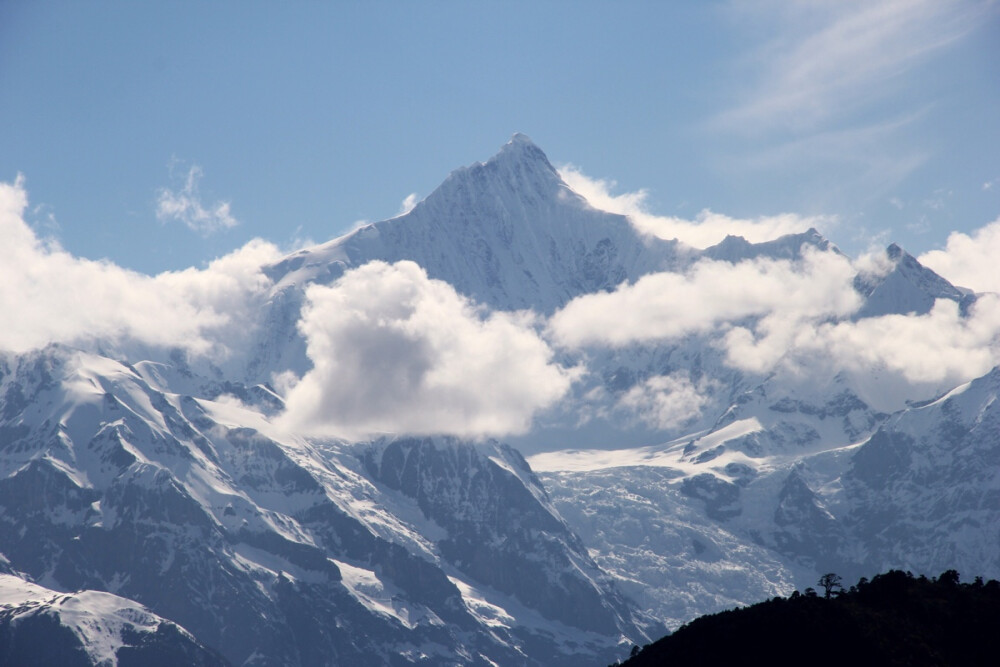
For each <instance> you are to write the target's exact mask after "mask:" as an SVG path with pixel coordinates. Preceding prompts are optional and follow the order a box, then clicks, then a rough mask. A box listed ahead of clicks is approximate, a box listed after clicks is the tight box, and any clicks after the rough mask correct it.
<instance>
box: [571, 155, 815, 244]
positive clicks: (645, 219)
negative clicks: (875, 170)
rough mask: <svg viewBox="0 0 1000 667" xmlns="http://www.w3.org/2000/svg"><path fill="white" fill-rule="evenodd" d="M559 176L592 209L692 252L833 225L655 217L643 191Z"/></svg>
mask: <svg viewBox="0 0 1000 667" xmlns="http://www.w3.org/2000/svg"><path fill="white" fill-rule="evenodd" d="M559 175H560V176H561V177H562V179H563V180H564V181H565V182H566V184H567V185H569V186H570V188H571V189H572V190H573V191H574V192H576V193H577V194H579V195H581V196H582V197H583V198H584V199H586V200H587V201H588V202H590V205H591V206H593V207H594V208H598V209H601V210H603V211H609V212H611V213H618V214H621V215H625V216H628V218H629V219H630V220H631V221H632V224H634V225H635V227H636V228H637V229H638V230H639V231H641V232H643V233H645V234H650V235H652V236H656V237H658V238H663V239H678V240H680V241H682V242H684V243H686V244H688V245H690V246H693V247H695V248H707V247H709V246H711V245H715V244H716V243H719V242H720V241H722V240H723V239H724V238H726V236H729V235H733V236H742V237H743V238H745V239H746V240H747V241H750V242H751V243H759V242H762V241H771V240H773V239H776V238H778V237H779V236H783V235H785V234H795V233H798V232H804V231H806V230H807V229H809V228H810V227H816V228H829V227H830V226H832V225H833V224H834V220H833V218H829V217H802V216H798V215H795V214H792V213H784V214H781V215H775V216H765V217H760V218H756V219H753V220H743V219H739V218H731V217H729V216H726V215H723V214H721V213H714V212H712V211H709V210H707V209H706V210H703V211H702V212H701V213H699V214H698V217H697V218H696V219H695V220H684V219H682V218H675V217H666V216H658V215H654V214H652V213H650V212H649V211H647V210H646V198H647V192H646V191H645V190H639V191H637V192H626V193H623V194H618V195H615V194H612V193H611V191H612V190H613V189H614V187H615V183H614V182H613V181H606V180H601V179H593V178H590V177H588V176H587V175H585V174H584V173H583V172H581V171H580V170H579V169H578V168H577V167H575V166H573V165H565V166H563V167H561V168H560V169H559Z"/></svg>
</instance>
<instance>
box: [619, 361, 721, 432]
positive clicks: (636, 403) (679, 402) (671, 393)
mask: <svg viewBox="0 0 1000 667" xmlns="http://www.w3.org/2000/svg"><path fill="white" fill-rule="evenodd" d="M709 389H710V383H709V382H707V381H702V382H700V383H699V384H698V385H695V383H693V382H692V381H691V378H690V376H689V375H688V374H687V373H683V372H678V373H673V374H671V375H657V376H655V377H651V378H649V379H647V380H646V381H645V382H643V383H641V384H637V385H635V386H634V387H632V388H631V389H629V390H628V391H627V392H625V394H623V395H622V397H621V398H620V399H618V403H617V405H616V407H617V408H618V409H619V410H622V411H624V412H626V413H630V414H632V415H633V416H634V417H635V418H636V419H637V420H638V421H640V422H642V423H644V424H646V425H648V426H650V427H652V428H657V429H661V430H670V429H674V428H677V427H680V426H683V425H685V424H688V423H690V422H692V421H694V420H695V419H697V418H698V417H700V416H701V411H702V409H703V408H704V407H705V406H706V405H707V404H708V401H709V397H708V396H707V395H706V392H707V391H708V390H709Z"/></svg>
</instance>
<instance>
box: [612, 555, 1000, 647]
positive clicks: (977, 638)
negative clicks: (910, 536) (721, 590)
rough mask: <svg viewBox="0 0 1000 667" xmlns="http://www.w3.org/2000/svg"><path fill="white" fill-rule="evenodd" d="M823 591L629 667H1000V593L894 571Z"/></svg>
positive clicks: (752, 610)
mask: <svg viewBox="0 0 1000 667" xmlns="http://www.w3.org/2000/svg"><path fill="white" fill-rule="evenodd" d="M818 586H819V587H820V588H821V589H822V591H821V592H819V593H817V592H816V590H815V589H812V588H807V589H806V590H805V592H804V593H799V592H798V591H795V592H794V593H792V594H791V595H790V596H789V597H787V598H783V597H776V598H773V599H771V600H767V601H765V602H760V603H758V604H755V605H752V606H749V607H743V608H740V609H732V610H729V611H723V612H720V613H718V614H712V615H709V616H702V617H700V618H697V619H695V620H693V621H691V622H690V623H688V624H686V625H684V626H682V627H681V628H679V629H678V630H677V631H676V632H674V633H673V634H671V635H668V636H666V637H663V638H662V639H660V640H658V641H656V642H654V643H653V644H647V645H646V646H645V647H643V648H642V649H639V647H634V648H633V649H632V656H631V657H630V658H629V659H628V660H625V661H624V662H622V663H620V664H621V665H622V667H625V666H627V667H652V666H656V667H660V666H674V665H699V666H711V665H738V664H758V665H849V666H850V667H858V666H861V665H881V666H890V665H899V666H901V667H902V666H904V665H905V666H907V667H914V666H917V667H922V666H930V665H935V666H936V665H940V666H942V667H944V666H949V667H950V666H956V665H996V664H1000V662H998V661H1000V583H998V582H997V581H995V580H990V581H987V582H984V581H983V580H982V578H981V577H976V578H975V580H974V581H973V582H972V583H961V581H960V577H959V574H958V572H956V571H955V570H948V571H946V572H944V573H942V574H941V575H940V576H938V577H936V578H928V577H925V576H919V577H917V576H914V575H913V574H911V573H909V572H902V571H900V570H891V571H889V572H886V573H885V574H879V575H876V576H875V577H873V578H872V579H871V580H870V581H869V580H868V579H866V578H864V577H862V578H861V580H860V581H858V583H857V584H856V585H854V586H851V587H850V588H846V589H845V588H844V587H843V586H842V584H841V579H840V577H839V576H837V575H836V574H833V573H830V574H827V575H824V576H823V577H821V578H820V580H819V582H818Z"/></svg>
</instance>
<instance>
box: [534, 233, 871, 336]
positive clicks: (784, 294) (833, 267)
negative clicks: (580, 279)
mask: <svg viewBox="0 0 1000 667" xmlns="http://www.w3.org/2000/svg"><path fill="white" fill-rule="evenodd" d="M853 277H854V268H853V267H852V265H851V262H850V261H849V260H848V259H846V258H845V257H843V256H842V255H838V254H836V253H832V252H818V251H812V250H809V249H806V251H805V253H804V256H803V259H802V260H801V261H795V262H792V261H787V260H773V259H754V260H748V261H743V262H740V263H737V264H731V263H729V262H722V261H713V260H701V261H699V262H697V263H696V264H695V265H694V266H693V267H692V268H691V269H689V270H688V271H686V272H684V273H672V272H662V273H653V274H649V275H647V276H643V277H642V278H640V279H639V280H637V281H636V282H635V283H632V284H622V285H620V286H619V287H618V289H616V290H615V291H614V292H597V293H594V294H587V295H584V296H581V297H577V298H576V299H573V300H572V301H570V302H569V303H568V304H566V306H564V307H563V308H562V309H561V310H559V311H558V312H556V313H555V314H554V315H553V316H552V318H551V320H550V322H549V331H550V333H551V335H552V337H553V339H554V340H555V341H557V342H558V343H559V344H560V345H563V346H565V347H570V348H577V347H581V346H585V345H593V344H604V345H611V346H624V345H629V344H632V343H636V342H639V343H646V342H651V341H655V340H662V339H678V338H682V337H684V336H687V335H689V334H699V333H709V332H711V331H713V330H716V329H718V328H720V327H724V328H727V327H729V326H731V324H730V323H731V322H733V321H739V320H742V319H744V318H748V317H763V318H764V322H763V323H762V324H761V325H760V326H762V327H765V328H767V329H775V330H778V329H780V328H782V327H788V326H793V325H794V324H796V323H798V322H813V321H816V320H817V319H820V318H825V317H836V316H844V315H848V314H850V313H852V312H853V311H854V310H856V309H857V308H858V307H859V306H860V305H861V301H860V297H859V296H858V294H857V292H856V291H855V290H854V289H853V287H852V285H851V280H852V279H853Z"/></svg>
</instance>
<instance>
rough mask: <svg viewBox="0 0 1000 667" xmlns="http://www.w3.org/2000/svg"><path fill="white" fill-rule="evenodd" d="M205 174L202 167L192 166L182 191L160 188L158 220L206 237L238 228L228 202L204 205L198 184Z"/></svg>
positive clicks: (157, 204)
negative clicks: (182, 225) (181, 226)
mask: <svg viewBox="0 0 1000 667" xmlns="http://www.w3.org/2000/svg"><path fill="white" fill-rule="evenodd" d="M171 171H173V169H171ZM203 175H204V172H203V171H202V169H201V167H199V166H198V165H191V166H190V167H189V168H188V170H187V174H185V176H184V178H183V179H182V183H181V184H180V187H179V188H177V189H171V188H160V190H159V191H158V192H157V197H156V217H157V219H159V220H160V221H161V222H168V221H177V222H181V223H183V224H184V225H186V226H187V227H188V228H189V229H192V230H194V231H196V232H198V233H199V234H203V235H205V236H208V235H210V234H214V233H215V232H218V231H222V230H224V229H230V228H232V227H235V226H236V225H238V224H239V221H238V220H237V219H236V218H235V217H233V214H232V211H231V210H230V203H229V202H227V201H222V200H220V201H216V202H214V203H212V204H207V205H206V204H204V203H203V202H202V199H201V192H200V191H199V185H198V183H199V181H200V180H201V178H202V176H203Z"/></svg>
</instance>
